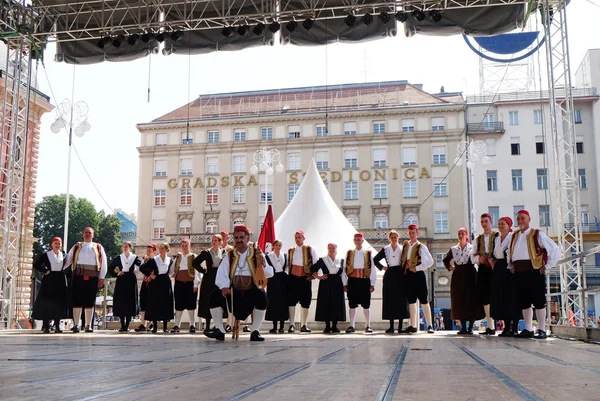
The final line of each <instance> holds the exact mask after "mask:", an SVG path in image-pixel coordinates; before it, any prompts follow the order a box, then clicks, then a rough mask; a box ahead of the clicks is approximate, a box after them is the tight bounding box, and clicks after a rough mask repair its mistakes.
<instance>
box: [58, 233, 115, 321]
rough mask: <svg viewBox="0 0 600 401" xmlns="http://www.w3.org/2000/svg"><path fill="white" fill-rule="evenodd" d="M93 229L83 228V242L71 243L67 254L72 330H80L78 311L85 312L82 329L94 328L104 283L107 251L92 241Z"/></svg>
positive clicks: (79, 314)
mask: <svg viewBox="0 0 600 401" xmlns="http://www.w3.org/2000/svg"><path fill="white" fill-rule="evenodd" d="M93 239H94V229H93V228H92V227H86V228H85V229H84V230H83V242H78V243H76V244H75V245H73V248H71V250H70V251H69V254H68V255H67V261H66V262H65V268H67V267H69V266H71V267H72V270H73V275H72V277H71V296H72V302H73V329H72V330H73V332H74V333H78V332H79V321H80V317H81V311H82V309H83V310H84V313H85V322H86V327H85V332H86V333H92V332H93V331H94V322H93V320H92V318H93V315H94V308H95V306H96V294H97V293H98V288H100V287H102V286H103V285H104V277H105V276H106V271H107V261H106V253H105V252H104V247H102V245H100V244H99V243H97V242H93V241H92V240H93Z"/></svg>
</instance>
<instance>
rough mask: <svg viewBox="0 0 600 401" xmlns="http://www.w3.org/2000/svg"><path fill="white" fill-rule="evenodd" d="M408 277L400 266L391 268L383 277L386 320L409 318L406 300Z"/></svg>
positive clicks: (384, 316)
mask: <svg viewBox="0 0 600 401" xmlns="http://www.w3.org/2000/svg"><path fill="white" fill-rule="evenodd" d="M405 279H406V275H405V274H404V272H403V271H402V268H401V267H400V266H393V267H389V268H388V269H387V270H386V271H385V274H384V275H383V294H382V297H383V311H382V318H383V319H384V320H391V319H400V320H402V319H405V318H407V317H408V316H409V313H408V301H407V299H406V292H405V288H406V284H405V283H404V281H405Z"/></svg>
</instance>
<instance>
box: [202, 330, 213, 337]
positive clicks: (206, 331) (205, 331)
mask: <svg viewBox="0 0 600 401" xmlns="http://www.w3.org/2000/svg"><path fill="white" fill-rule="evenodd" d="M213 331H214V329H204V331H203V332H202V334H204V335H205V336H208V333H211V332H213Z"/></svg>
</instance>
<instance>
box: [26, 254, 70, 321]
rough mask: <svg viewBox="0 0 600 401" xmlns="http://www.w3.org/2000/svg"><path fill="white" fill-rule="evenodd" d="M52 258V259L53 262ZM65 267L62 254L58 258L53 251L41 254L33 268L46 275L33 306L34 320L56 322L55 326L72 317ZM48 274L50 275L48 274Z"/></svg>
mask: <svg viewBox="0 0 600 401" xmlns="http://www.w3.org/2000/svg"><path fill="white" fill-rule="evenodd" d="M50 253H52V255H51V254H50ZM50 258H52V262H51V260H50ZM63 265H64V255H63V254H62V252H60V253H59V256H58V257H56V255H54V252H53V251H49V252H45V253H43V254H41V255H40V256H39V257H38V258H37V259H36V261H35V262H34V263H33V268H34V269H35V270H37V271H39V272H40V273H42V274H44V276H43V277H42V284H41V286H40V290H39V293H38V294H37V297H36V298H35V302H34V304H33V313H32V317H33V318H34V319H36V320H54V321H55V324H58V321H60V319H68V318H70V317H71V316H72V313H69V305H68V286H67V278H66V275H65V271H64V270H62V266H63ZM53 267H54V269H53ZM58 269H60V270H58ZM47 272H50V274H46V273H47Z"/></svg>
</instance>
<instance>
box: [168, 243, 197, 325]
mask: <svg viewBox="0 0 600 401" xmlns="http://www.w3.org/2000/svg"><path fill="white" fill-rule="evenodd" d="M196 256H198V255H196V254H195V253H192V252H190V239H189V238H183V239H182V240H181V252H178V253H177V256H175V261H174V264H175V267H174V269H173V271H174V272H173V278H174V279H175V288H174V290H173V295H174V297H175V326H174V327H173V328H172V329H171V333H179V332H180V331H181V329H180V328H179V326H180V325H181V318H182V317H183V311H184V310H187V311H188V317H189V319H190V334H194V333H195V332H196V305H197V299H198V284H200V278H201V276H202V274H201V273H198V274H196V271H195V270H194V267H193V265H192V264H193V261H194V259H195V258H196Z"/></svg>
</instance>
